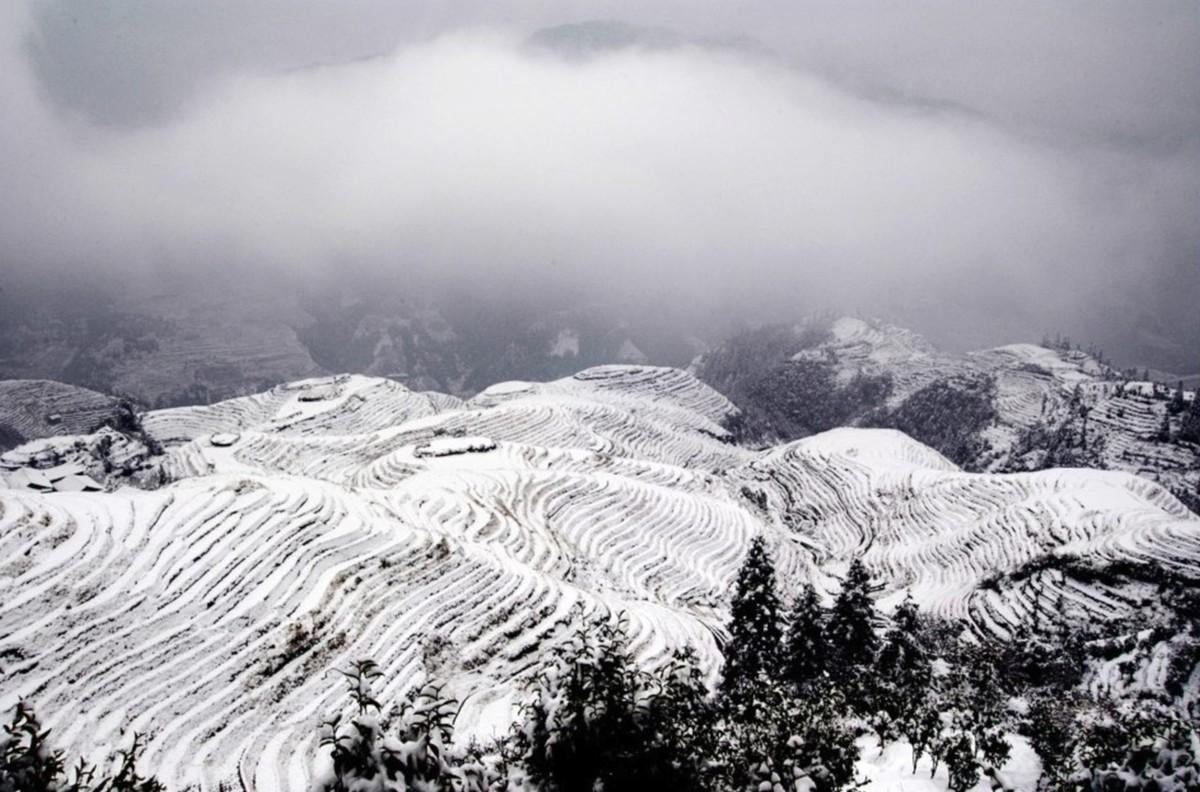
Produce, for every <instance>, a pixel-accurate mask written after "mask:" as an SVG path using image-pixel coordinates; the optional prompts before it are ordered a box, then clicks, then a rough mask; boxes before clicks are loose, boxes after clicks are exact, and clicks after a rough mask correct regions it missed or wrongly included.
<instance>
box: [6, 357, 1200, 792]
mask: <svg viewBox="0 0 1200 792" xmlns="http://www.w3.org/2000/svg"><path fill="white" fill-rule="evenodd" d="M739 420H740V415H739V413H738V411H737V408H735V407H734V406H733V404H732V403H731V402H730V401H728V400H727V399H726V398H725V397H723V396H721V395H720V394H718V393H717V392H716V391H714V390H712V389H711V388H709V387H707V386H705V385H703V384H702V383H700V382H699V381H698V380H696V379H695V378H693V377H692V376H690V375H688V374H686V373H684V372H682V371H678V370H674V369H663V368H651V367H642V366H605V367H600V368H593V369H588V370H585V371H583V372H581V373H579V374H577V375H575V376H573V377H569V378H566V379H561V380H557V381H554V382H550V383H542V384H536V383H525V382H508V383H503V384H499V385H495V386H492V387H490V388H488V389H486V390H484V391H483V392H481V393H480V394H479V395H477V396H476V397H474V398H472V399H470V400H468V401H465V402H464V401H461V400H458V399H455V398H453V397H448V396H442V395H438V394H433V393H419V392H413V391H410V390H408V389H406V388H404V387H403V386H401V385H399V384H397V383H395V382H392V381H389V380H381V379H373V378H369V377H362V376H341V377H333V378H321V379H312V380H305V381H301V382H297V383H292V384H290V385H286V386H280V387H276V388H273V389H272V390H270V391H267V392H265V393H262V394H258V395H255V396H249V397H243V398H238V399H234V400H230V401H226V402H222V403H219V404H215V405H211V406H205V407H187V408H175V409H170V410H162V411H157V412H154V413H150V414H148V415H147V416H145V418H144V421H143V423H144V427H145V430H146V432H147V433H148V434H149V435H150V436H152V437H153V438H155V439H157V440H158V441H159V442H160V443H161V444H162V445H163V446H164V447H165V454H164V456H163V458H162V460H161V469H162V471H163V474H164V476H165V478H166V479H168V480H169V482H170V483H168V484H166V485H164V486H162V487H161V488H159V489H155V490H137V489H128V488H127V489H122V490H119V491H116V492H113V493H106V494H67V493H56V494H50V495H44V494H38V493H33V492H29V491H25V490H0V559H3V561H0V563H2V564H3V567H0V705H6V704H9V703H11V702H12V700H14V699H15V698H17V697H18V696H27V697H29V698H30V699H31V700H32V701H34V702H35V703H36V705H37V707H38V711H39V713H41V714H42V715H43V716H44V717H45V719H46V721H47V722H48V724H49V725H51V726H52V727H53V728H54V729H55V731H56V734H57V735H58V736H59V738H60V740H61V741H63V743H64V745H69V746H70V747H71V748H72V749H73V750H78V751H82V752H84V753H87V754H95V753H97V752H98V751H100V750H101V749H102V748H105V747H109V746H111V745H113V744H114V743H115V742H116V741H117V739H118V730H119V729H121V728H123V727H132V728H135V729H140V730H145V731H148V737H149V743H148V746H149V747H148V755H147V757H146V759H147V763H148V764H150V765H152V766H153V767H155V768H156V770H157V772H158V774H159V775H160V777H162V778H163V779H164V780H166V781H168V783H170V784H171V785H172V787H178V788H183V787H185V786H188V785H197V786H200V787H202V788H205V789H216V788H218V787H219V786H220V785H221V784H227V785H231V786H237V785H240V786H242V787H243V788H245V789H258V790H275V789H289V790H300V789H303V788H304V787H305V785H306V783H307V779H308V778H309V777H310V775H311V767H310V764H309V763H310V761H311V757H312V756H314V755H315V753H316V741H317V726H318V724H319V722H320V720H321V719H323V718H324V717H326V716H327V715H328V713H329V712H331V711H336V710H338V709H339V708H344V707H346V706H347V705H348V702H347V700H346V698H345V694H344V693H343V690H342V686H341V685H340V684H339V683H338V680H337V679H336V678H335V677H336V675H335V674H333V673H332V671H333V669H335V668H339V667H344V666H345V665H346V664H347V663H348V662H349V661H350V660H353V659H358V658H362V657H372V658H374V659H375V660H376V661H377V662H378V663H379V664H380V666H381V668H382V670H383V672H384V677H383V680H384V681H385V682H386V684H385V686H384V688H383V689H382V690H381V691H380V692H381V693H382V694H383V695H382V696H381V698H384V699H393V700H394V699H396V698H397V697H398V695H399V694H400V693H401V692H403V691H404V690H406V689H408V688H409V687H411V686H412V685H414V684H415V683H417V682H419V681H421V680H423V679H426V678H429V677H435V678H438V679H441V680H445V681H446V682H447V683H448V685H449V690H450V692H451V693H453V694H455V695H456V697H457V698H458V699H459V700H460V701H461V702H462V706H461V710H460V712H459V713H458V726H459V730H460V732H461V733H463V734H465V735H469V734H475V735H478V736H481V737H487V736H489V735H490V734H492V733H494V732H496V731H499V730H502V729H503V728H504V727H505V725H506V724H507V722H508V720H509V718H510V717H511V714H512V707H513V705H514V704H515V703H516V702H518V701H519V700H520V699H521V695H522V680H523V679H525V678H526V677H527V676H528V675H529V674H531V673H532V672H533V670H534V669H535V668H536V665H537V663H538V660H539V657H540V656H541V653H542V652H543V650H544V649H545V648H546V646H547V645H548V644H549V643H550V642H552V641H554V640H555V639H556V638H557V637H558V636H559V635H560V634H561V633H562V632H563V630H564V628H565V627H566V625H567V623H568V621H569V618H570V614H571V612H572V610H573V609H574V608H575V607H577V606H582V607H583V608H584V609H586V610H589V611H600V612H603V611H617V610H619V611H624V612H626V613H627V614H628V616H629V620H630V627H631V632H632V634H633V636H634V643H635V651H636V655H637V658H638V659H639V661H641V662H642V663H644V664H646V665H648V666H653V665H655V664H657V663H660V662H662V661H664V660H665V659H666V657H667V655H668V653H669V652H670V650H672V649H673V648H675V647H679V646H681V645H684V644H690V645H691V646H693V647H695V648H696V649H697V650H698V651H699V653H700V655H701V658H702V660H703V664H704V667H705V668H706V670H707V671H708V673H709V674H711V675H715V674H716V673H717V671H718V665H719V657H720V654H719V649H718V647H719V645H720V642H721V641H722V640H723V638H724V635H723V624H724V622H725V619H726V616H727V613H726V607H727V604H728V600H727V598H728V595H729V589H730V582H731V579H732V577H733V576H734V573H735V572H736V570H737V568H738V566H739V564H740V563H741V561H742V559H743V556H744V555H745V552H746V549H747V547H748V545H749V543H750V541H751V539H752V538H753V537H755V536H757V535H763V536H765V537H766V538H767V539H768V541H769V543H770V545H771V547H772V548H773V551H774V555H775V559H776V563H777V566H778V569H779V571H780V580H781V584H782V586H783V588H784V589H785V592H784V593H785V594H788V595H790V594H791V593H793V592H794V591H795V590H796V588H797V587H798V586H799V584H800V583H801V582H803V581H812V582H814V583H815V584H816V585H817V586H818V588H820V589H821V590H823V591H825V592H828V591H831V590H832V589H833V588H835V587H836V585H837V580H838V577H839V575H841V574H842V573H843V571H844V569H845V566H846V565H847V563H848V562H849V561H850V560H851V559H852V558H854V557H858V556H861V557H862V558H864V559H865V561H866V563H867V565H868V567H869V568H870V569H871V571H872V572H873V573H874V574H875V575H876V576H877V577H878V579H879V580H880V581H881V582H882V584H883V589H882V591H881V592H880V593H879V597H880V599H881V601H883V602H890V601H892V600H893V599H895V598H898V597H900V596H902V595H903V594H902V593H903V592H905V591H911V592H912V593H913V595H914V596H915V597H916V598H917V600H918V601H919V602H920V603H921V605H922V606H923V607H925V608H927V609H929V610H932V611H935V612H938V613H941V614H944V615H947V616H952V617H956V618H961V619H962V620H963V623H964V625H965V627H966V628H967V629H968V630H970V631H973V632H975V633H979V634H984V633H994V634H998V635H1004V634H1007V633H1008V632H1009V631H1011V630H1012V629H1013V628H1014V626H1015V625H1017V624H1019V623H1021V622H1022V621H1025V620H1028V619H1030V618H1032V616H1031V614H1032V613H1033V612H1034V611H1036V610H1038V609H1039V603H1041V602H1043V601H1044V600H1047V599H1052V600H1057V601H1064V600H1065V602H1066V604H1065V606H1064V607H1060V608H1058V609H1057V610H1056V611H1055V613H1057V614H1058V615H1059V616H1060V617H1063V618H1072V619H1079V620H1087V621H1089V622H1098V621H1105V620H1114V619H1120V618H1123V617H1128V616H1130V615H1131V614H1134V615H1140V616H1142V617H1143V618H1153V616H1154V613H1155V612H1156V611H1157V609H1159V608H1161V607H1163V606H1162V605H1161V602H1160V600H1159V598H1156V596H1155V589H1154V583H1153V582H1152V581H1150V580H1147V579H1143V578H1139V577H1137V576H1131V575H1130V574H1125V573H1124V572H1122V571H1121V570H1129V569H1143V568H1144V567H1152V568H1154V569H1158V570H1162V571H1164V572H1173V573H1176V574H1178V575H1180V576H1184V577H1189V578H1190V577H1191V576H1193V575H1194V574H1195V571H1196V569H1197V563H1198V561H1200V519H1198V518H1197V517H1195V516H1194V515H1192V514H1190V513H1189V512H1188V511H1187V510H1186V509H1185V508H1184V507H1183V505H1182V504H1180V503H1179V501H1177V500H1176V499H1175V498H1173V497H1172V496H1171V495H1170V494H1169V493H1168V492H1167V491H1166V490H1165V489H1163V488H1162V487H1160V486H1158V485H1156V484H1155V483H1153V482H1151V481H1148V480H1146V479H1144V478H1139V477H1136V476H1133V475H1129V474H1126V473H1120V472H1096V471H1080V470H1045V471H1039V472H1026V473H1020V474H1011V475H1000V474H990V473H989V474H974V473H964V472H962V471H960V470H959V469H958V468H957V467H956V466H955V465H954V464H953V463H951V462H950V461H948V460H947V459H946V458H945V457H944V456H942V455H941V454H939V453H937V452H936V451H933V450H932V449H930V448H928V447H926V446H923V445H921V444H920V443H917V442H915V441H913V440H911V439H910V438H908V437H906V436H905V435H903V434H901V433H899V432H896V431H893V430H885V429H874V430H869V429H839V430H836V431H832V432H827V433H824V434H819V435H816V436H813V437H810V438H807V439H803V440H799V441H796V442H792V443H789V444H786V445H782V446H779V447H776V448H772V449H768V450H764V451H754V450H750V449H747V448H744V447H742V446H739V445H737V444H735V443H733V442H732V440H733V435H732V434H731V432H730V427H731V426H736V425H737V424H738V422H739ZM1080 559H1086V560H1087V563H1084V562H1083V561H1081V560H1080ZM1122 564H1123V565H1124V566H1120V565H1122ZM1060 594H1061V595H1062V596H1061V597H1060V596H1059V595H1060ZM1164 651H1165V650H1164ZM1129 659H1131V657H1118V658H1116V660H1115V661H1114V664H1113V665H1112V666H1111V667H1106V670H1105V673H1108V674H1110V675H1111V679H1110V680H1109V681H1110V682H1114V681H1115V682H1116V683H1120V682H1122V681H1124V682H1125V683H1127V684H1131V685H1132V684H1135V683H1136V684H1142V685H1155V684H1162V683H1161V680H1160V679H1158V678H1156V677H1154V676H1153V674H1152V673H1150V674H1147V672H1146V671H1145V669H1146V668H1147V667H1150V666H1149V665H1147V663H1148V662H1149V661H1147V662H1146V663H1143V662H1142V661H1141V660H1140V659H1137V662H1134V663H1126V664H1124V665H1122V664H1121V661H1122V660H1129ZM1134 659H1136V658H1134ZM1160 661H1161V658H1160ZM1160 665H1161V662H1160ZM1131 668H1132V670H1130V669H1131ZM1133 676H1137V679H1136V680H1135V679H1133Z"/></svg>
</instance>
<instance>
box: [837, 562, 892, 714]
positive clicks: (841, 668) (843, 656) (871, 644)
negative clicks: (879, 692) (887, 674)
mask: <svg viewBox="0 0 1200 792" xmlns="http://www.w3.org/2000/svg"><path fill="white" fill-rule="evenodd" d="M874 615H875V603H874V601H873V600H872V599H871V577H870V575H869V574H868V573H867V568H866V567H865V566H863V563H862V561H861V560H860V559H857V558H856V559H854V561H853V562H851V564H850V568H849V570H847V572H846V580H845V582H844V583H843V584H842V590H841V592H840V593H839V594H838V597H837V600H836V602H834V605H833V613H832V614H830V617H829V629H828V631H827V633H826V635H827V636H828V640H829V645H830V649H831V652H830V658H831V660H832V662H831V664H830V670H831V672H832V674H833V676H834V679H835V680H837V681H838V682H839V683H840V684H841V685H842V688H843V690H844V692H845V693H846V698H847V699H848V700H849V702H850V704H851V706H853V707H855V708H861V707H862V706H863V705H864V704H865V703H866V702H865V701H864V699H863V696H864V695H865V687H864V685H865V683H866V682H867V681H868V679H867V677H868V676H870V673H871V667H872V666H873V664H874V661H875V652H876V649H877V648H878V646H879V637H878V636H877V635H876V634H875V627H874V625H873V624H872V621H873V617H874Z"/></svg>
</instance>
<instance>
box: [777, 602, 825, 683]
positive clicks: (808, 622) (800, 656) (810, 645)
mask: <svg viewBox="0 0 1200 792" xmlns="http://www.w3.org/2000/svg"><path fill="white" fill-rule="evenodd" d="M825 621H826V614H825V609H824V608H823V607H821V599H820V597H819V596H818V595H817V590H816V589H815V588H813V586H812V584H810V583H805V584H804V585H803V586H802V587H801V589H800V593H799V594H798V595H797V596H796V599H795V602H794V603H793V604H792V611H791V614H790V618H789V620H788V631H787V641H786V643H785V645H784V658H783V678H784V680H785V681H786V682H789V683H790V684H792V685H793V686H795V687H796V688H797V689H798V690H804V689H805V688H807V687H808V686H809V685H811V684H813V683H814V682H816V681H818V680H821V679H824V678H825V677H826V675H827V674H828V672H829V642H828V641H827V640H826V638H825Z"/></svg>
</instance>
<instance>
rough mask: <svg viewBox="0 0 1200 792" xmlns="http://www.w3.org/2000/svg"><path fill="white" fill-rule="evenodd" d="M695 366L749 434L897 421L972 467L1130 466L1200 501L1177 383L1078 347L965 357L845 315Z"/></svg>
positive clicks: (1199, 455)
mask: <svg viewBox="0 0 1200 792" xmlns="http://www.w3.org/2000/svg"><path fill="white" fill-rule="evenodd" d="M692 371H693V372H694V373H695V374H696V375H697V376H698V377H699V378H700V379H702V380H704V381H705V382H709V383H711V384H713V385H714V387H717V388H718V389H721V390H722V392H723V393H727V394H728V395H729V396H730V397H731V398H732V399H733V400H734V401H735V402H736V403H737V404H738V405H739V407H741V408H743V409H744V410H745V413H746V419H745V422H744V424H745V425H744V426H743V428H742V432H741V434H742V436H743V437H745V438H746V439H747V440H750V441H757V442H759V443H773V442H779V441H781V440H789V439H795V438H798V437H805V436H808V435H810V434H813V433H815V432H819V431H825V430H827V429H832V428H835V427H839V426H874V427H889V428H896V429H900V430H901V431H903V432H905V433H906V434H909V435H910V436H913V437H915V438H917V439H919V440H921V441H922V442H924V443H926V444H928V445H931V446H933V447H934V448H936V449H938V450H939V451H941V452H943V453H944V454H946V455H947V456H949V457H950V458H951V459H953V461H955V462H956V463H957V464H959V465H961V466H962V467H964V468H967V469H970V470H980V471H997V472H999V471H1019V470H1037V469H1041V468H1046V467H1089V468H1097V469H1101V470H1123V471H1127V472H1130V473H1136V474H1138V475H1140V476H1143V477H1145V478H1149V479H1151V480H1153V481H1156V482H1158V483H1160V484H1162V485H1163V486H1164V487H1166V488H1168V489H1170V490H1171V491H1172V492H1173V493H1175V494H1176V495H1177V496H1178V497H1180V498H1181V499H1183V500H1185V501H1186V502H1187V503H1189V504H1191V505H1192V506H1193V508H1196V509H1197V510H1200V444H1198V443H1197V442H1191V441H1189V440H1188V439H1187V438H1185V437H1182V436H1181V428H1182V421H1183V415H1182V414H1181V413H1180V412H1177V411H1176V412H1173V411H1172V410H1171V402H1172V398H1173V396H1174V389H1172V388H1170V387H1166V386H1164V385H1156V384H1155V383H1152V382H1145V381H1131V380H1129V379H1128V378H1127V377H1125V376H1124V375H1122V374H1121V373H1120V372H1118V371H1116V370H1114V369H1112V368H1111V367H1109V366H1107V365H1104V364H1102V363H1100V362H1099V361H1098V360H1096V359H1095V358H1093V357H1092V356H1091V355H1089V354H1087V353H1085V352H1083V351H1080V350H1077V349H1049V348H1046V347H1041V346H1037V345H1034V344H1012V345H1008V346H1003V347H997V348H995V349H987V350H981V351H978V352H971V353H967V354H965V355H957V354H950V353H946V352H942V351H940V350H938V349H936V348H935V347H934V346H933V345H932V344H930V343H929V342H928V341H926V340H925V339H924V338H922V337H921V336H919V335H917V334H916V333H913V332H912V331H910V330H906V329H904V328H899V327H894V326H891V325H887V324H884V323H882V322H875V321H871V322H868V321H863V320H860V319H851V318H841V319H837V320H834V321H831V322H826V321H814V322H811V323H809V324H807V325H803V326H798V327H794V328H793V327H768V328H763V329H761V330H758V331H754V332H750V333H746V334H743V335H741V336H738V337H735V338H733V339H730V340H729V341H728V342H726V344H725V345H723V346H721V347H718V348H717V349H715V350H713V351H711V352H709V353H707V354H705V355H704V356H702V357H700V358H699V359H698V360H697V361H696V363H695V364H694V365H693V367H692ZM1193 395H1194V392H1193V391H1188V390H1185V391H1183V392H1182V394H1181V396H1182V399H1181V401H1182V402H1183V403H1184V404H1188V403H1190V401H1191V399H1192V398H1193ZM1164 422H1165V426H1164Z"/></svg>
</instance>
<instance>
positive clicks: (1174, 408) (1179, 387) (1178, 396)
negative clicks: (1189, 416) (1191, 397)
mask: <svg viewBox="0 0 1200 792" xmlns="http://www.w3.org/2000/svg"><path fill="white" fill-rule="evenodd" d="M1186 406H1187V405H1185V404H1184V403H1183V380H1180V381H1179V382H1178V383H1176V385H1175V393H1174V394H1173V395H1172V396H1171V403H1170V404H1168V405H1167V412H1169V413H1170V414H1171V415H1179V413H1181V412H1183V411H1184V408H1185V407H1186Z"/></svg>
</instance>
